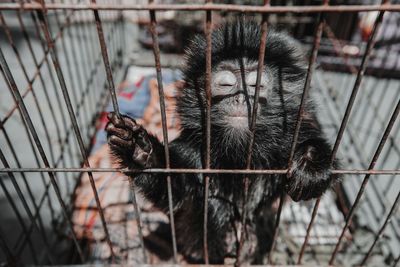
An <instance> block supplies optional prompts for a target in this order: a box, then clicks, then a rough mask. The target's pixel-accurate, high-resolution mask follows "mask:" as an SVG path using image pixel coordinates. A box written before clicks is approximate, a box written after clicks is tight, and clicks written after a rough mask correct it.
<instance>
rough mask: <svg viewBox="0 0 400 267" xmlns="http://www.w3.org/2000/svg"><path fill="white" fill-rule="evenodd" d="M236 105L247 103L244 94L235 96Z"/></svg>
mask: <svg viewBox="0 0 400 267" xmlns="http://www.w3.org/2000/svg"><path fill="white" fill-rule="evenodd" d="M235 103H236V104H244V103H246V99H245V97H244V95H243V94H238V95H235Z"/></svg>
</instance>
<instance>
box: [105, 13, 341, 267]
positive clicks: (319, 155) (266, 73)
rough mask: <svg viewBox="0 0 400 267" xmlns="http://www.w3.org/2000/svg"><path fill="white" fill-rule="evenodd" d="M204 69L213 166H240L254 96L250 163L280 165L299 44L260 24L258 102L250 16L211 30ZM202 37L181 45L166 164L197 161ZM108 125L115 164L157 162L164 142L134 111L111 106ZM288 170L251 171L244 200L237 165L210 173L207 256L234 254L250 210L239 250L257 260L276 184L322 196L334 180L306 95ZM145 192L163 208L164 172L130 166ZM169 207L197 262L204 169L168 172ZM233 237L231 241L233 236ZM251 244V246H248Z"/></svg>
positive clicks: (295, 193) (287, 142)
mask: <svg viewBox="0 0 400 267" xmlns="http://www.w3.org/2000/svg"><path fill="white" fill-rule="evenodd" d="M211 38H212V47H211V53H212V75H211V81H210V82H211V115H210V117H211V118H210V120H211V137H210V138H211V140H210V142H211V151H210V165H211V169H245V168H246V163H247V160H246V159H247V153H246V152H247V149H248V146H249V142H250V139H251V136H252V132H251V130H250V122H251V115H252V110H253V106H254V105H258V110H257V114H256V115H255V116H256V124H255V130H254V145H253V148H252V151H251V169H256V170H263V169H286V168H288V159H289V155H290V151H291V146H292V142H293V135H294V132H295V128H296V122H297V116H298V111H299V105H300V102H301V97H302V92H303V89H304V84H305V79H306V74H307V64H306V60H305V58H306V57H305V53H304V52H303V51H302V49H301V45H300V44H299V43H297V41H295V40H294V39H293V38H292V37H290V36H289V35H288V34H287V33H284V32H281V31H279V30H276V29H274V28H271V27H270V28H269V29H268V32H267V39H266V47H265V57H264V65H263V66H262V71H261V79H260V85H259V90H260V91H259V99H258V103H255V97H254V95H255V90H256V79H257V64H258V54H259V50H260V39H261V28H260V25H259V24H258V23H256V22H255V21H254V20H236V21H231V22H226V23H225V24H222V25H221V26H220V27H218V28H216V29H214V30H213V32H212V35H211ZM206 46H207V42H206V39H205V37H204V36H203V35H197V36H196V37H194V39H193V40H192V42H191V43H190V45H189V47H188V48H187V49H186V50H185V63H184V66H183V68H182V73H183V81H184V84H185V85H184V86H183V89H182V91H181V92H180V94H179V96H178V99H177V113H178V115H179V117H180V120H181V133H180V135H179V137H177V138H176V139H175V140H173V141H172V142H170V143H169V144H168V146H169V158H170V167H171V168H177V169H179V168H193V169H201V168H204V166H205V165H204V164H205V163H204V157H205V149H204V143H205V142H204V141H205V132H206V130H205V127H206V126H205V125H206V108H207V106H206V105H207V99H206V90H205V87H206V73H205V69H206ZM108 118H109V123H108V124H107V126H106V131H107V133H108V144H109V146H110V150H111V153H112V154H113V156H114V157H115V160H116V161H117V162H118V163H119V165H120V166H121V167H124V168H132V169H145V168H164V167H165V164H166V160H165V154H164V146H163V144H162V143H161V142H160V141H159V140H158V139H157V138H156V137H154V136H153V135H151V134H149V133H148V132H147V131H146V130H145V129H144V128H143V127H142V126H141V125H139V124H137V123H136V122H135V120H133V119H132V118H130V117H127V116H123V115H122V116H118V115H117V114H115V113H110V114H109V115H108ZM302 118H303V119H302V122H301V125H300V130H299V134H298V140H297V145H296V147H295V152H294V156H293V160H292V164H291V165H290V166H289V168H290V169H289V171H288V173H289V174H290V175H289V176H287V175H286V174H252V175H247V177H248V179H249V187H248V197H247V202H246V203H243V202H244V187H243V181H244V177H245V175H244V174H239V173H237V174H232V173H230V174H224V173H218V174H210V175H209V198H208V200H207V201H208V214H207V215H208V224H207V227H208V228H207V229H208V232H207V239H208V247H209V251H208V253H209V262H210V263H213V264H219V263H224V258H225V257H229V255H230V256H232V255H233V256H235V255H237V250H238V247H239V239H240V238H239V237H238V236H237V231H236V230H237V227H238V225H240V222H241V220H242V215H243V208H242V207H243V205H245V206H246V209H247V217H246V221H245V228H244V229H245V231H246V235H245V236H246V242H245V244H246V243H247V244H249V245H247V246H244V247H243V252H242V253H241V258H242V260H243V261H247V262H251V263H260V264H261V263H262V262H263V259H264V258H265V255H266V254H267V253H268V252H269V250H270V249H271V241H272V228H273V222H274V220H275V219H274V218H275V213H276V212H275V210H274V208H273V204H274V202H275V203H276V200H277V199H278V198H279V196H280V195H281V194H282V192H284V193H286V194H288V195H289V196H290V197H291V198H292V199H293V200H294V201H300V200H309V199H312V198H317V197H320V196H321V195H322V194H323V193H324V192H325V191H326V190H327V189H328V188H329V187H331V185H332V184H333V183H334V182H335V181H336V180H337V178H338V177H337V176H336V175H334V174H332V169H334V168H335V166H336V164H337V161H336V160H334V161H333V163H332V162H331V159H330V155H331V145H330V144H329V143H328V141H327V140H326V138H325V136H324V134H323V131H322V127H321V125H320V123H319V122H318V119H317V110H316V107H315V104H314V103H313V100H312V99H311V97H308V98H307V100H306V101H305V102H304V112H303V117H302ZM130 176H131V177H132V179H133V181H134V184H135V185H136V187H137V188H138V189H139V190H140V192H141V194H142V195H143V196H144V197H145V199H147V200H149V201H150V202H152V203H153V204H154V206H155V207H157V208H159V209H160V210H162V211H164V212H165V213H166V214H168V212H169V211H168V190H167V179H166V174H160V173H158V174H156V173H142V174H132V175H130ZM171 186H172V193H173V194H172V202H173V216H174V221H175V228H176V238H177V243H178V249H179V252H180V253H181V254H182V255H184V256H185V258H186V260H187V261H188V262H190V263H202V262H204V257H203V216H204V214H203V213H204V194H205V191H204V190H205V189H204V188H205V184H204V175H202V174H193V173H179V174H177V173H175V174H171ZM233 240H234V241H233ZM252 244H253V245H252Z"/></svg>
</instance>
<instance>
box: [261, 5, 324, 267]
mask: <svg viewBox="0 0 400 267" xmlns="http://www.w3.org/2000/svg"><path fill="white" fill-rule="evenodd" d="M328 4H329V0H324V2H323V5H322V6H328ZM323 27H324V18H323V14H322V13H320V14H319V16H318V24H317V28H316V29H315V34H314V42H313V47H312V50H311V55H310V58H309V62H308V69H307V75H306V80H305V84H304V89H303V94H302V96H301V102H300V106H299V111H298V114H297V121H296V126H295V131H294V133H293V140H292V145H291V149H290V154H289V160H288V172H287V178H286V179H288V180H289V179H291V178H292V173H291V172H290V171H291V168H292V165H293V157H294V154H295V151H296V145H297V140H298V137H299V133H300V127H301V123H302V120H303V116H304V106H305V103H306V99H307V97H308V92H309V90H310V85H311V79H312V74H313V70H314V64H315V62H316V60H317V56H318V50H319V46H320V43H321V37H322V32H323ZM285 195H286V194H285V193H284V192H282V194H281V196H280V201H279V208H278V214H277V216H276V223H275V228H274V235H273V239H272V245H271V251H270V253H269V254H268V261H269V263H271V262H272V252H273V250H274V249H275V244H276V239H277V236H278V232H279V223H280V217H281V216H280V215H281V214H280V213H281V212H282V206H283V203H284V202H285ZM317 203H318V204H319V200H317ZM315 215H316V213H315ZM311 221H312V222H313V218H311ZM310 224H311V222H310ZM310 229H311V227H310V226H309V229H307V230H308V231H309V230H310ZM308 234H309V232H308ZM307 240H308V235H306V238H305V240H304V243H303V245H302V248H301V251H300V254H299V258H298V262H301V258H302V256H303V254H304V249H305V246H306V243H307ZM298 264H300V263H298Z"/></svg>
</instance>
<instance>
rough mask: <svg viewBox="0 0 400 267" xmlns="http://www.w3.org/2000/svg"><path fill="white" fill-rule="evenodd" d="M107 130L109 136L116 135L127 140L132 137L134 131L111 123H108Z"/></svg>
mask: <svg viewBox="0 0 400 267" xmlns="http://www.w3.org/2000/svg"><path fill="white" fill-rule="evenodd" d="M106 131H107V134H108V135H109V136H111V135H115V136H118V137H119V138H122V139H124V140H127V141H128V140H130V139H132V131H130V130H127V129H124V128H119V127H115V126H114V125H113V124H111V123H110V124H108V125H107V127H106Z"/></svg>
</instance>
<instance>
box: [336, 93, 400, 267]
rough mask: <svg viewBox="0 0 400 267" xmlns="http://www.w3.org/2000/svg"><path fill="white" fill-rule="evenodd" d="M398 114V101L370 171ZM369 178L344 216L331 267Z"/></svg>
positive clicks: (399, 110) (399, 108)
mask: <svg viewBox="0 0 400 267" xmlns="http://www.w3.org/2000/svg"><path fill="white" fill-rule="evenodd" d="M399 113H400V100H399V101H398V103H397V106H396V108H395V110H394V112H393V114H392V116H391V118H390V120H389V123H388V125H387V127H386V129H385V132H384V134H383V136H382V138H381V140H380V142H379V145H378V148H377V149H376V151H375V154H374V156H373V158H372V160H371V163H370V165H369V167H368V169H369V170H371V169H373V168H374V167H375V164H376V162H377V160H378V158H379V155H380V153H381V152H382V149H383V146H384V145H385V143H386V140H387V139H388V138H389V134H390V131H391V130H392V128H393V125H394V123H395V121H396V119H397V116H398V115H399ZM369 177H370V174H367V175H366V176H365V178H364V180H363V182H362V184H361V186H360V189H359V191H358V193H357V197H356V199H355V201H354V203H353V205H352V207H351V209H350V211H349V213H348V214H347V216H346V224H345V226H344V227H343V230H342V233H341V234H340V237H339V239H338V242H337V243H336V246H335V249H334V251H333V253H332V256H331V258H330V260H329V264H330V265H333V263H334V261H335V257H336V254H337V252H338V251H339V246H340V243H341V241H342V239H343V237H344V234H345V232H346V230H347V228H348V226H349V224H350V222H351V219H352V217H353V215H354V212H355V209H356V207H357V206H358V204H359V202H360V199H361V196H362V194H363V193H364V190H365V187H366V186H367V183H368V181H369Z"/></svg>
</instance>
